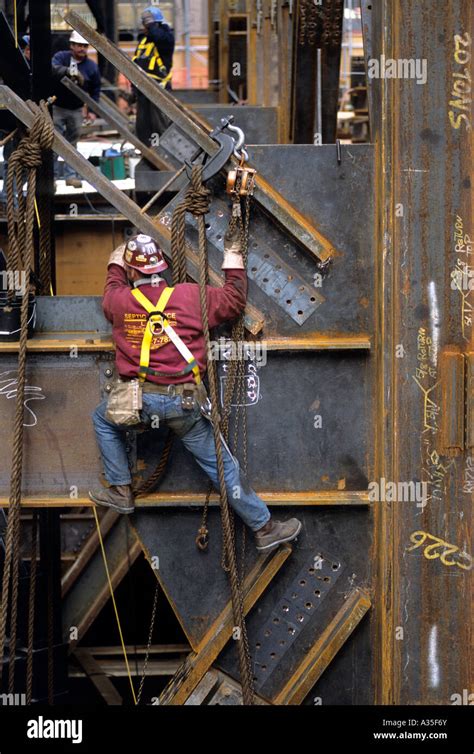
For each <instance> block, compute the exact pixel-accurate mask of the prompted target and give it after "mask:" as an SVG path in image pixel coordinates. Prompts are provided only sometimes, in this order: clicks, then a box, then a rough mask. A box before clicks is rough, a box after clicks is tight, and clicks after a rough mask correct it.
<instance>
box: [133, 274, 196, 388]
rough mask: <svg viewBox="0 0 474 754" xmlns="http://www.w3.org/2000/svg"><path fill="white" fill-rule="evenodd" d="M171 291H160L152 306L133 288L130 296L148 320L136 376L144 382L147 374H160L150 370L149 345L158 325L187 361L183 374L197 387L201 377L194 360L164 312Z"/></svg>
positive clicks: (166, 289) (167, 288)
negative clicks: (188, 375)
mask: <svg viewBox="0 0 474 754" xmlns="http://www.w3.org/2000/svg"><path fill="white" fill-rule="evenodd" d="M173 291H174V288H169V287H166V288H165V289H164V290H163V291H162V293H161V295H160V298H159V299H158V301H157V303H156V305H154V304H152V303H151V301H149V300H148V299H147V297H146V296H145V295H144V294H143V293H142V292H141V291H140V290H138V288H135V289H134V290H133V291H132V296H134V297H135V299H136V300H137V301H138V303H139V304H140V305H141V306H143V308H144V309H146V311H147V312H148V320H147V323H146V327H145V334H144V336H143V340H142V348H141V353H140V368H139V372H138V376H139V378H140V382H144V381H145V379H146V376H147V374H160V373H159V372H155V370H153V369H150V351H151V344H152V341H153V336H154V335H155V325H157V324H158V325H160V327H161V330H160V333H161V332H165V333H166V334H167V336H168V337H169V339H170V340H171V341H172V343H174V345H175V346H176V348H177V349H178V351H179V352H180V354H181V356H182V357H183V358H184V359H185V360H186V361H187V363H188V366H187V367H186V369H185V370H184V372H183V373H187V372H192V373H193V376H194V380H195V382H196V385H199V383H200V382H201V375H200V372H199V367H198V365H197V362H196V359H195V358H194V356H193V355H192V353H191V351H190V350H189V348H188V347H187V345H186V344H185V343H183V341H182V340H181V338H180V337H179V335H178V333H176V332H175V331H174V330H173V328H172V327H171V325H170V323H169V321H168V319H167V317H166V315H165V312H164V309H165V306H166V305H167V303H168V301H169V298H170V296H171V294H172V293H173ZM180 374H181V373H180Z"/></svg>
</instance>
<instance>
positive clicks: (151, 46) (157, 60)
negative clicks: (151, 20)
mask: <svg viewBox="0 0 474 754" xmlns="http://www.w3.org/2000/svg"><path fill="white" fill-rule="evenodd" d="M137 58H141V59H142V60H143V62H144V63H145V62H146V61H147V60H148V65H146V66H144V69H143V70H145V71H146V73H147V74H148V76H151V77H152V78H154V79H157V80H158V81H159V82H160V86H163V87H164V86H166V84H167V83H168V81H170V79H171V76H172V70H173V69H172V68H170V70H169V71H168V73H167V74H166V75H165V76H163V75H160V74H158V73H156V70H157V69H158V70H160V68H162V69H164V70H165V71H166V66H165V64H164V63H163V61H162V59H161V56H160V53H159V52H158V49H157V47H156V45H155V43H154V42H147V37H143V39H141V41H140V42H139V44H138V47H137V49H136V50H135V55H134V56H133V58H132V60H133V61H136V60H137ZM140 67H141V66H140Z"/></svg>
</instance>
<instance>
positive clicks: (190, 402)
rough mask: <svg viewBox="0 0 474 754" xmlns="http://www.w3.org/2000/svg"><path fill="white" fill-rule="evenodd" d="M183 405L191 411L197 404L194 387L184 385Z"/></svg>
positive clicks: (186, 409)
mask: <svg viewBox="0 0 474 754" xmlns="http://www.w3.org/2000/svg"><path fill="white" fill-rule="evenodd" d="M181 406H182V408H183V409H184V410H185V411H191V410H192V409H193V408H194V406H195V398H194V389H193V388H189V387H183V392H182V395H181Z"/></svg>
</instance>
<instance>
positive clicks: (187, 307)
mask: <svg viewBox="0 0 474 754" xmlns="http://www.w3.org/2000/svg"><path fill="white" fill-rule="evenodd" d="M166 285H167V284H166V282H165V281H164V280H163V281H161V282H159V284H158V285H151V284H145V285H140V286H139V289H140V290H141V291H142V293H143V294H144V295H145V296H146V297H147V299H149V300H150V301H151V302H152V304H156V303H157V301H158V299H159V297H160V295H161V293H162V291H163V289H164V288H165V287H166ZM246 299H247V273H246V271H245V270H225V283H224V285H223V287H222V288H218V287H214V286H211V285H208V286H207V310H208V316H209V327H215V326H216V325H218V324H221V323H222V322H225V321H226V320H229V319H234V318H235V317H236V316H237V315H238V314H240V312H242V311H243V309H244V308H245V302H246ZM102 307H103V310H104V314H105V316H106V317H107V319H108V320H109V322H111V323H112V335H113V339H114V341H115V346H116V354H115V363H116V366H117V371H118V373H119V374H120V375H121V376H122V377H137V374H138V368H139V365H140V351H141V343H142V339H143V334H144V332H145V326H146V322H147V312H146V311H145V309H144V308H143V307H142V306H141V305H140V304H139V303H138V301H137V300H136V299H135V297H134V296H132V289H131V288H130V284H129V283H128V280H127V275H126V273H125V270H124V269H123V267H121V266H120V265H117V264H110V265H109V267H108V270H107V280H106V283H105V290H104V299H103V302H102ZM165 313H166V316H167V318H168V320H169V323H170V325H171V327H172V328H173V329H174V330H175V332H176V333H177V334H178V335H179V337H180V338H181V339H182V340H183V342H184V343H185V344H186V345H187V347H188V348H189V350H190V351H191V353H192V354H193V356H194V357H195V359H196V361H197V363H198V366H199V370H200V373H201V377H202V376H204V374H205V373H206V368H207V363H206V362H207V357H206V345H205V341H204V334H203V330H202V320H201V305H200V301H199V286H198V285H197V284H196V283H180V284H178V285H176V286H175V289H174V291H173V293H172V294H171V297H170V299H169V301H168V304H167V305H166V307H165ZM185 366H186V361H185V360H184V359H183V357H182V356H181V354H180V353H179V351H178V349H177V348H176V346H175V345H174V344H173V343H172V342H171V341H170V339H169V338H168V336H167V335H166V333H165V332H163V333H162V334H161V335H155V336H154V338H153V341H152V346H151V351H150V368H151V369H155V370H157V371H160V372H171V373H174V372H180V371H181V370H182V369H183V368H184V367H185ZM147 380H149V381H151V382H157V383H160V384H171V383H172V384H178V383H181V382H193V374H192V372H188V374H184V375H180V376H178V377H155V376H153V375H149V376H148V377H147Z"/></svg>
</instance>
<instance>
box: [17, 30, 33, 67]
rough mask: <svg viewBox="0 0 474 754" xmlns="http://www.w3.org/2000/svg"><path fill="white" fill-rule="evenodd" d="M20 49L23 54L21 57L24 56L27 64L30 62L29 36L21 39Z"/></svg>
mask: <svg viewBox="0 0 474 754" xmlns="http://www.w3.org/2000/svg"><path fill="white" fill-rule="evenodd" d="M20 47H21V51H22V52H23V55H24V56H25V58H26V59H27V61H28V63H29V62H30V60H31V50H30V35H29V34H25V35H24V36H23V37H22V38H21V42H20Z"/></svg>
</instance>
